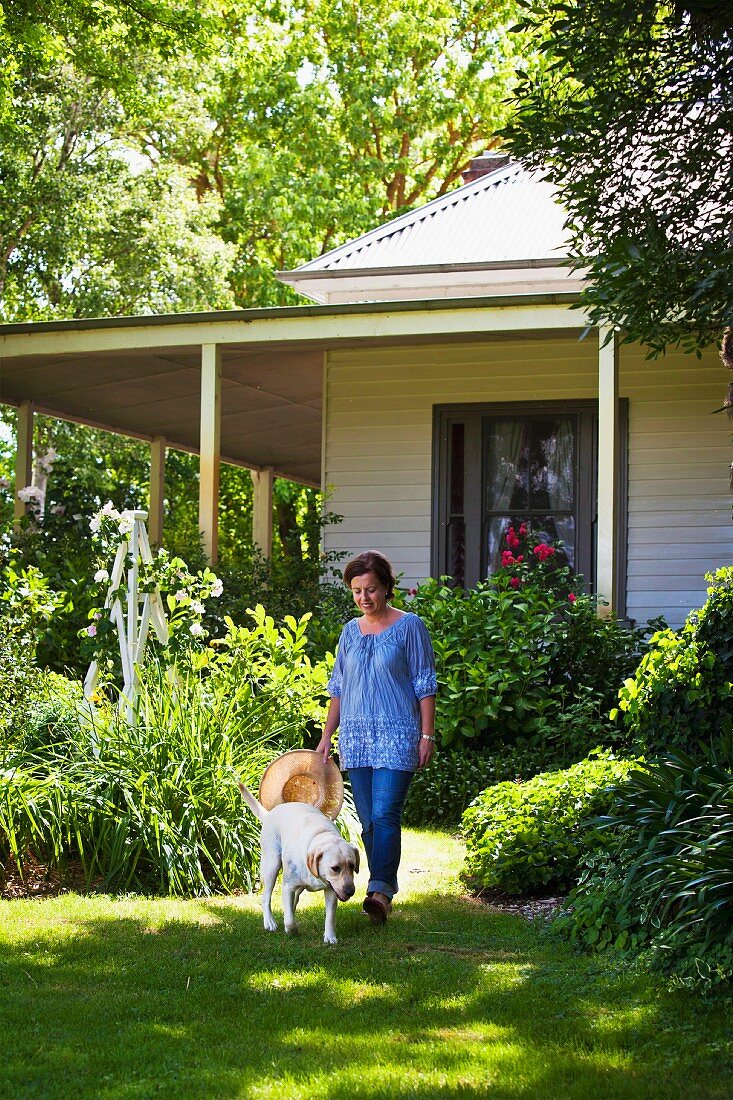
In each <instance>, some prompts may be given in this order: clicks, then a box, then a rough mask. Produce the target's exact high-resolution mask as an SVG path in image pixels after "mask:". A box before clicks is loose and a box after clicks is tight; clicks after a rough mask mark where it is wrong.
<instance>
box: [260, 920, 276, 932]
mask: <svg viewBox="0 0 733 1100" xmlns="http://www.w3.org/2000/svg"><path fill="white" fill-rule="evenodd" d="M262 923H263V924H264V926H265V930H266V931H267V932H277V921H276V920H275V918H274V917H265V919H264V920H263V922H262Z"/></svg>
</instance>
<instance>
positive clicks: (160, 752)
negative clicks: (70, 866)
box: [0, 606, 352, 894]
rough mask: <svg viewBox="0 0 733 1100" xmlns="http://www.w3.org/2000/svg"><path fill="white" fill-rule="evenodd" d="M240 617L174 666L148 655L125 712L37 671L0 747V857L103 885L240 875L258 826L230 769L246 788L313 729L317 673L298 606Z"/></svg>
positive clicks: (249, 862)
mask: <svg viewBox="0 0 733 1100" xmlns="http://www.w3.org/2000/svg"><path fill="white" fill-rule="evenodd" d="M251 618H252V619H253V626H252V627H251V628H245V627H237V626H236V625H235V624H234V623H233V622H232V621H231V620H229V621H228V623H227V626H228V632H227V634H226V636H225V637H224V638H223V639H221V640H220V641H219V643H218V645H216V646H215V647H213V648H208V649H206V650H203V651H199V652H194V651H191V650H187V651H185V652H184V654H183V655H181V654H179V659H178V662H177V663H176V664H175V665H174V666H173V667H172V668H171V667H169V666H168V665H167V662H166V664H161V663H159V662H157V661H155V660H153V659H149V660H148V661H147V663H146V665H145V666H144V668H143V670H142V686H141V691H140V696H139V699H138V701H137V702H136V704H135V711H134V715H133V719H134V720H133V722H132V724H131V725H128V723H127V722H126V721H124V720H123V719H122V718H121V717H120V715H119V714H118V712H117V709H116V708H115V707H114V705H113V704H114V702H115V700H114V699H111V700H108V699H105V697H104V696H103V695H100V696H98V697H97V702H98V703H99V708H98V709H93V708H90V707H89V704H86V703H84V704H82V701H81V697H80V696H81V693H80V689H79V687H78V685H71V684H69V683H68V682H67V681H64V680H63V678H61V677H57V676H52V675H51V676H48V677H46V680H45V686H46V690H45V693H44V694H43V696H42V697H41V698H39V700H38V702H37V704H36V705H35V706H34V707H32V708H30V710H29V713H28V715H27V719H26V725H25V735H24V736H23V737H22V738H18V739H17V740H16V741H15V742H14V743H13V744H11V745H9V746H8V747H6V750H5V752H4V753H3V755H2V757H0V764H1V765H2V771H0V860H2V861H5V860H7V858H8V857H9V856H12V858H13V859H14V860H15V862H16V863H18V864H19V865H20V866H22V864H23V860H24V858H25V856H26V853H27V851H28V850H29V849H31V850H33V851H34V852H35V854H36V855H37V856H38V858H40V859H42V860H43V861H44V863H45V864H46V865H47V866H50V867H56V868H59V869H61V870H62V871H63V869H64V867H65V866H66V864H67V863H68V862H69V861H70V860H71V861H78V862H79V863H80V864H81V866H82V868H83V872H84V876H85V880H86V884H87V886H90V885H92V884H95V885H103V886H105V887H106V888H109V889H115V890H129V889H133V888H134V889H140V890H153V891H159V892H163V893H174V894H189V893H194V894H202V893H203V894H205V893H210V892H212V891H220V890H223V891H229V890H233V889H236V888H240V887H242V886H246V887H247V888H250V887H251V884H252V874H253V868H254V867H255V865H256V860H257V851H258V842H257V832H256V831H255V830H254V827H253V823H252V822H251V821H249V822H247V823H246V825H244V826H243V825H242V821H243V818H244V817H246V815H243V810H242V803H241V797H240V795H239V791H238V789H237V786H236V780H237V778H242V779H243V781H244V782H245V783H246V784H247V785H248V786H250V787H252V788H253V789H256V787H257V785H258V783H259V778H260V775H261V773H262V771H263V770H264V768H265V766H266V765H267V763H269V761H270V760H271V759H272V758H274V757H275V756H277V755H279V754H280V753H281V752H282V751H284V750H286V749H289V748H292V747H295V746H296V745H300V744H302V743H303V739H304V737H305V736H306V735H310V736H311V737H313V736H314V733H315V730H316V729H319V728H320V727H321V726H322V724H323V720H324V718H325V685H326V681H327V669H326V666H325V664H324V663H320V664H316V665H314V664H313V663H312V662H311V660H310V658H309V657H308V656H307V654H306V652H305V650H306V644H307V637H306V630H307V624H308V618H309V616H305V617H304V618H303V619H301V620H300V621H296V620H295V619H292V618H290V619H289V620H288V622H287V623H286V625H285V626H283V627H282V628H280V629H279V628H278V627H276V626H275V623H274V622H273V619H272V618H271V617H269V616H267V615H266V613H265V611H264V608H262V607H261V606H258V607H257V608H255V610H254V611H253V612H252V613H251ZM347 811H348V806H347ZM351 827H352V826H351V825H350V823H349V817H348V813H347V814H346V817H345V823H344V828H345V829H346V830H347V831H348V830H349V829H350V828H351Z"/></svg>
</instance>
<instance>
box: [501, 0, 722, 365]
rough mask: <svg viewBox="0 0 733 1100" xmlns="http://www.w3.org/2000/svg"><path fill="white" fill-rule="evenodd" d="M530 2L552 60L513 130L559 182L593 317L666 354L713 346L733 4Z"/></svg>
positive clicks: (695, 0) (717, 328)
mask: <svg viewBox="0 0 733 1100" xmlns="http://www.w3.org/2000/svg"><path fill="white" fill-rule="evenodd" d="M527 7H528V8H529V12H528V14H527V16H526V19H525V21H524V24H523V30H524V32H525V33H528V34H530V35H531V36H532V39H533V41H534V44H535V47H536V48H537V49H539V50H540V51H541V52H542V54H543V58H544V61H543V64H542V66H541V67H540V68H539V69H538V70H537V71H530V72H528V73H527V74H526V75H525V76H524V77H523V79H522V80H521V81H520V83H519V85H518V88H517V91H516V100H515V110H514V113H513V116H512V120H511V123H510V125H509V127H508V128H507V136H508V138H509V140H510V145H511V148H512V149H513V151H514V152H515V153H516V154H517V155H518V156H520V157H522V158H524V159H525V161H527V162H528V163H529V164H530V165H534V166H537V167H541V168H543V169H544V170H545V171H546V173H547V176H548V177H549V178H550V179H551V180H552V182H553V183H555V184H556V186H557V187H558V188H559V191H560V196H561V199H562V201H563V202H564V204H565V206H566V208H567V211H568V224H569V227H570V230H571V233H572V254H573V257H574V262H575V264H576V266H577V267H579V268H587V269H589V272H590V283H589V286H588V289H587V291H586V292H585V293H584V295H583V298H584V301H583V305H584V306H585V307H586V309H588V311H589V315H590V318H591V321H592V322H593V323H601V322H606V323H608V322H611V323H612V324H614V325H616V326H618V327H619V328H621V329H623V330H624V331H625V338H626V339H628V340H638V341H641V342H642V343H644V344H646V345H647V346H648V347H649V348H650V349H651V351H652V352H653V353H657V354H658V353H660V352H663V351H664V350H665V348H667V347H668V346H675V345H679V346H681V347H682V348H683V349H685V350H688V351H689V350H695V351H699V350H700V349H701V348H703V347H705V346H709V345H710V343H711V342H714V341H718V340H719V339H720V337H721V335H722V332H723V330H724V329H725V327H726V326H728V325H730V324H731V323H732V322H733V240H732V238H731V224H732V222H733V174H732V173H731V154H732V153H733V138H732V137H731V135H732V134H733V8H732V7H731V4H730V2H723V0H680V2H677V3H663V2H660V0H531V2H530V3H528V4H527Z"/></svg>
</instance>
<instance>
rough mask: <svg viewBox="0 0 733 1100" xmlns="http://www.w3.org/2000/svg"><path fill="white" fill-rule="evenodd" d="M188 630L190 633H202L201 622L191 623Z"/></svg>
mask: <svg viewBox="0 0 733 1100" xmlns="http://www.w3.org/2000/svg"><path fill="white" fill-rule="evenodd" d="M190 630H191V633H192V634H203V632H204V628H203V627H202V625H201V623H191V627H190Z"/></svg>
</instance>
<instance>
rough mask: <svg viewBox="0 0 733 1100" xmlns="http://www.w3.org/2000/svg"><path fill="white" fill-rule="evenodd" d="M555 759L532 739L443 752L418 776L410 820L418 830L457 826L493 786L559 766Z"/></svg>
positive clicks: (407, 809)
mask: <svg viewBox="0 0 733 1100" xmlns="http://www.w3.org/2000/svg"><path fill="white" fill-rule="evenodd" d="M553 755H554V754H553V752H552V750H549V751H547V750H546V749H545V747H544V746H543V745H539V744H536V743H534V742H529V741H526V740H524V741H516V742H515V743H514V744H512V745H503V746H501V747H498V748H496V749H479V748H476V747H475V746H473V745H465V746H462V747H460V748H457V749H448V750H447V751H445V752H439V753H438V754H437V755H436V756H434V757H433V759H432V761H431V763H430V766H429V767H427V768H423V769H422V771H419V772H416V773H415V775H414V776H413V779H412V782H411V784H410V790H409V793H408V795H407V801H406V802H405V811H404V819H405V821H406V822H407V823H408V824H409V825H412V826H424V825H431V826H434V825H440V826H443V827H456V826H458V825H459V824H460V821H461V817H462V815H463V812H464V810H465V809H466V808H467V807H468V805H469V804H470V803H471V802H473V800H474V799H475V798H477V797H478V796H479V795H480V794H481V792H482V791H483V790H485V789H486V788H487V787H490V786H491V785H492V784H494V783H503V782H505V781H507V780H520V779H521V780H527V779H531V778H532V777H533V776H535V775H537V774H538V772H541V771H546V770H549V769H550V768H553V767H555V766H559V765H557V764H556V763H555V761H554V759H553Z"/></svg>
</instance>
